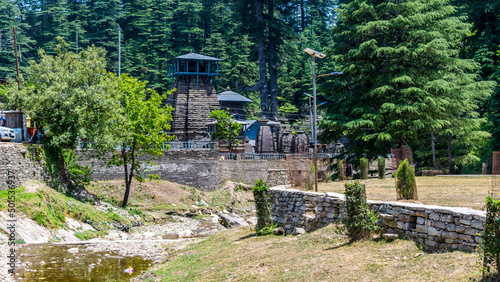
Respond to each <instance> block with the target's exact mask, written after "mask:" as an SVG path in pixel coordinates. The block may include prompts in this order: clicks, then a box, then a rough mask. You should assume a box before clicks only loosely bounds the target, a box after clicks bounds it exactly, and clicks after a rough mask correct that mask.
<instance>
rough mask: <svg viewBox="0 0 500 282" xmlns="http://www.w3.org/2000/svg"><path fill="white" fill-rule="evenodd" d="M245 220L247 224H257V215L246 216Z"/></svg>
mask: <svg viewBox="0 0 500 282" xmlns="http://www.w3.org/2000/svg"><path fill="white" fill-rule="evenodd" d="M246 222H247V223H248V224H249V225H257V217H255V216H253V217H250V218H247V220H246Z"/></svg>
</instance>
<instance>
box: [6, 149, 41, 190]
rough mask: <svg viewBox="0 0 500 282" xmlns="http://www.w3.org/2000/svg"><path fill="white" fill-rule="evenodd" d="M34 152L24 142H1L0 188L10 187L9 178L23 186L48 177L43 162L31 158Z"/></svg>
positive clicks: (17, 184)
mask: <svg viewBox="0 0 500 282" xmlns="http://www.w3.org/2000/svg"><path fill="white" fill-rule="evenodd" d="M34 149H35V148H34ZM32 153H34V152H32V151H30V150H28V148H27V147H26V146H24V145H22V144H18V143H0V190H6V189H7V188H8V186H9V185H8V184H7V180H8V179H10V180H11V181H13V184H14V185H15V186H21V185H23V184H24V183H26V182H28V181H31V180H42V179H43V178H44V177H46V175H45V172H44V170H43V168H42V164H41V162H37V161H33V160H32V159H31V158H30V155H31V154H32ZM9 176H10V177H9Z"/></svg>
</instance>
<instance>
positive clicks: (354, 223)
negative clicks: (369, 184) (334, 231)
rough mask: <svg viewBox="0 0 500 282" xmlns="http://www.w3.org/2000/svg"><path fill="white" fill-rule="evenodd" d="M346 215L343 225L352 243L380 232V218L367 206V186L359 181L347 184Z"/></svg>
mask: <svg viewBox="0 0 500 282" xmlns="http://www.w3.org/2000/svg"><path fill="white" fill-rule="evenodd" d="M344 205H345V214H344V217H343V218H342V223H343V224H344V228H345V230H346V231H347V236H348V237H349V241H350V242H354V241H358V240H361V239H365V238H369V237H370V235H371V234H372V233H374V232H377V231H378V230H379V227H378V226H377V220H378V216H377V215H376V214H375V213H374V212H373V211H372V210H370V208H369V207H368V205H367V204H366V189H365V185H364V184H361V183H360V182H359V181H354V182H348V183H346V184H345V204H344Z"/></svg>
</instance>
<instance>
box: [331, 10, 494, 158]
mask: <svg viewBox="0 0 500 282" xmlns="http://www.w3.org/2000/svg"><path fill="white" fill-rule="evenodd" d="M455 12H456V11H455V8H454V7H453V6H450V5H446V4H445V2H443V1H437V0H436V1H433V0H431V1H428V0H415V1H384V2H380V1H357V0H355V1H351V2H349V3H348V4H345V5H342V6H341V8H340V9H339V10H338V13H339V18H338V19H339V21H338V23H337V26H336V28H335V29H334V33H335V44H334V45H333V47H332V49H331V50H330V52H329V54H330V56H331V58H332V59H333V60H334V61H335V63H336V68H337V69H338V70H340V71H343V72H344V74H343V76H342V79H341V80H340V81H339V83H338V84H337V85H336V88H335V90H331V94H332V95H330V96H329V97H328V99H329V100H330V101H331V102H332V103H330V104H329V105H328V111H327V113H328V114H327V115H326V117H325V119H324V121H323V127H324V128H325V129H327V130H325V131H324V134H323V136H324V137H325V138H328V139H329V140H330V141H333V140H338V139H339V138H340V137H341V136H342V134H344V135H346V136H347V138H348V139H349V140H351V141H352V142H350V143H349V145H348V146H347V147H346V149H347V151H348V152H349V155H350V156H353V154H356V157H362V156H363V155H366V156H367V157H370V158H376V157H377V156H378V155H384V154H386V153H388V152H389V149H390V148H393V147H397V146H403V145H407V143H408V142H411V141H415V140H418V139H419V138H420V135H421V134H422V133H426V132H427V133H429V134H430V131H439V132H443V133H446V134H454V135H456V134H458V133H463V132H471V131H476V130H479V127H480V124H481V122H484V120H482V119H480V116H479V114H478V113H477V112H476V110H477V109H478V102H479V101H481V100H484V99H486V98H488V97H489V95H490V92H491V89H492V86H493V84H492V83H490V82H478V81H477V74H475V71H476V70H478V69H479V67H480V66H479V64H478V63H476V62H474V61H473V60H472V59H461V58H459V43H460V40H461V39H462V38H463V37H465V36H467V34H468V33H469V25H468V24H466V23H464V22H463V19H462V18H460V17H457V16H455Z"/></svg>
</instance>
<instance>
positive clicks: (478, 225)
mask: <svg viewBox="0 0 500 282" xmlns="http://www.w3.org/2000/svg"><path fill="white" fill-rule="evenodd" d="M470 225H471V226H472V227H474V228H476V229H483V222H482V221H479V220H473V221H472V222H471V224H470Z"/></svg>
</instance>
